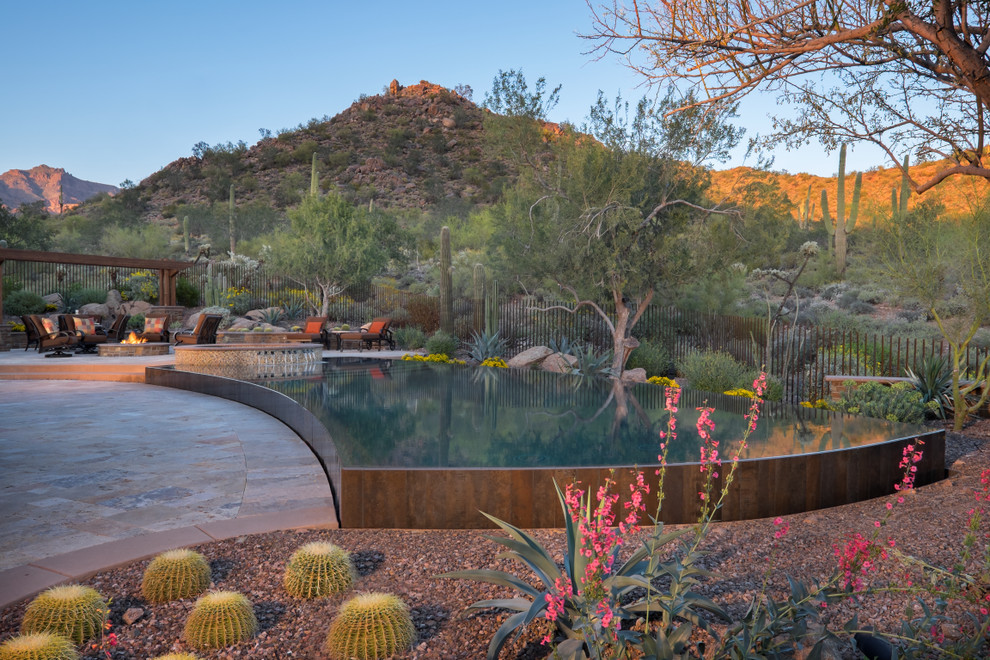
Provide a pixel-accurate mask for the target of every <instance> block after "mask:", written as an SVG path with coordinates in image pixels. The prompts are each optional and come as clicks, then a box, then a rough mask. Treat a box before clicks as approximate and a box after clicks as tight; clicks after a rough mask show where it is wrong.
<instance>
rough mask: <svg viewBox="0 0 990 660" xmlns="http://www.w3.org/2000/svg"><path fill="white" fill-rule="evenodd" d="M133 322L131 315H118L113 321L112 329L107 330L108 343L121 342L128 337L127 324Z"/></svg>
mask: <svg viewBox="0 0 990 660" xmlns="http://www.w3.org/2000/svg"><path fill="white" fill-rule="evenodd" d="M130 320H131V315H130V314H118V315H117V318H115V319H114V320H113V323H112V324H111V325H110V329H109V330H107V341H117V342H119V341H121V340H123V339H124V338H125V337H126V335H127V322H128V321H130Z"/></svg>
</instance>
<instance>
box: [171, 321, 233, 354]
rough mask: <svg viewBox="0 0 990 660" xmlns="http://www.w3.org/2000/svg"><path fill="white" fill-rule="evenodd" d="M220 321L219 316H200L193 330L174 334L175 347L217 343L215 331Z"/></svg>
mask: <svg viewBox="0 0 990 660" xmlns="http://www.w3.org/2000/svg"><path fill="white" fill-rule="evenodd" d="M222 320H223V316H222V315H220V314H200V316H199V319H198V320H197V321H196V327H195V328H193V329H192V330H180V331H179V332H176V333H175V335H174V337H175V345H176V346H178V345H179V344H215V343H217V330H218V329H219V328H220V321H222Z"/></svg>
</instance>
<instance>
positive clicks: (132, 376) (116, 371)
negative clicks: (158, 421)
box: [0, 360, 144, 383]
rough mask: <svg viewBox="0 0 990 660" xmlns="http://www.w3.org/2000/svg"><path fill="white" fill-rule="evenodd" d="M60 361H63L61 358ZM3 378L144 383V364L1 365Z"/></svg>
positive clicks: (0, 369)
mask: <svg viewBox="0 0 990 660" xmlns="http://www.w3.org/2000/svg"><path fill="white" fill-rule="evenodd" d="M60 362H62V361H61V360H60ZM0 379H2V380H95V381H114V382H119V383H143V382H144V365H143V364H142V365H134V366H129V365H120V364H112V365H95V364H78V365H69V364H64V365H63V364H36V365H35V364H31V365H26V364H10V365H0Z"/></svg>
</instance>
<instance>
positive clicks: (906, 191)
mask: <svg viewBox="0 0 990 660" xmlns="http://www.w3.org/2000/svg"><path fill="white" fill-rule="evenodd" d="M909 158H910V156H905V157H904V168H903V169H902V170H901V201H900V207H899V208H898V213H899V217H900V218H902V219H903V218H904V217H905V216H906V215H907V203H908V197H910V196H911V181H910V179H908V174H907V173H908V159H909Z"/></svg>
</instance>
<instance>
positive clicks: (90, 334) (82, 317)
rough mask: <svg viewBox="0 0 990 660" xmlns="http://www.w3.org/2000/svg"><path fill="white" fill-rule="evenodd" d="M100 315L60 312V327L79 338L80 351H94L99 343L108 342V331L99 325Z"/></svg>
mask: <svg viewBox="0 0 990 660" xmlns="http://www.w3.org/2000/svg"><path fill="white" fill-rule="evenodd" d="M98 320H99V317H97V316H94V315H92V314H78V315H76V314H59V315H58V329H59V330H62V331H64V332H69V333H72V334H74V335H75V336H76V337H78V338H79V343H78V344H77V346H78V349H79V352H80V353H93V352H95V351H96V347H97V345H98V344H105V343H106V342H107V333H106V332H104V331H103V328H101V327H99V326H98V325H97V322H98Z"/></svg>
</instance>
